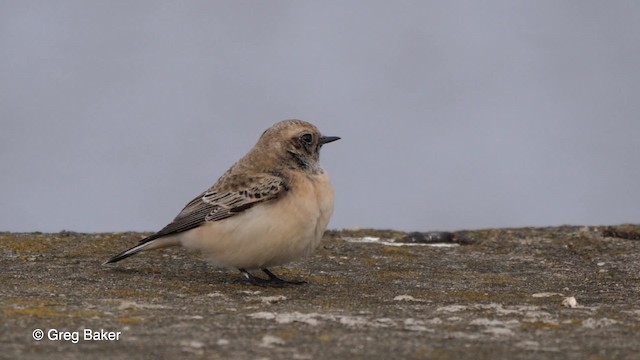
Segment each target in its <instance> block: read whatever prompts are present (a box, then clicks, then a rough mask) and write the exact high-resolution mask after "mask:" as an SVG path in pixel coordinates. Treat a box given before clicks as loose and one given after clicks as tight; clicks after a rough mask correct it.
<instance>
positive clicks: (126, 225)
mask: <svg viewBox="0 0 640 360" xmlns="http://www.w3.org/2000/svg"><path fill="white" fill-rule="evenodd" d="M639 95H640V2H639V1H635V0H630V1H584V0H580V1H556V0H549V1H514V0H508V1H418V0H416V1H371V0H367V1H344V0H341V1H324V0H323V1H257V0H256V1H84V0H77V1H44V0H43V1H19V0H15V1H9V0H3V1H0V125H1V127H0V185H1V186H0V230H5V231H59V230H62V229H67V230H75V231H91V232H94V231H124V230H158V229H160V228H161V227H162V226H164V225H165V224H166V223H168V222H169V221H170V220H171V219H173V217H174V216H175V215H176V214H177V213H178V212H179V211H180V210H181V209H182V207H183V206H184V205H185V204H186V203H187V202H188V201H189V200H191V199H192V198H193V197H194V196H195V195H197V194H199V193H200V192H201V191H203V190H204V189H205V188H207V187H209V186H210V185H212V184H213V182H214V181H215V180H216V179H217V178H218V177H219V176H220V175H221V174H222V173H223V172H224V171H225V170H226V169H227V168H228V167H229V166H230V165H231V164H233V163H234V162H235V161H236V160H237V159H239V158H240V157H241V156H242V155H244V153H245V152H246V151H247V150H248V149H249V148H251V147H252V146H253V144H254V143H255V142H256V140H257V139H258V137H259V135H260V134H261V133H262V131H264V130H265V129H266V128H267V127H269V126H271V125H272V124H273V123H275V122H277V121H280V120H283V119H288V118H300V119H304V120H307V121H309V122H312V123H314V124H316V125H317V126H318V127H319V128H320V130H321V131H322V132H323V133H324V134H326V135H337V136H341V137H342V140H340V141H338V142H336V143H332V144H330V145H327V146H325V147H324V148H323V149H322V150H323V151H322V156H321V159H322V163H323V165H324V167H325V169H327V171H328V172H329V173H330V175H331V177H332V179H333V183H334V187H335V189H336V205H335V212H334V216H333V218H332V220H331V223H330V224H329V227H330V228H352V227H374V228H395V229H403V230H457V229H473V228H487V227H517V226H547V225H559V224H585V225H586V224H589V225H595V224H615V223H623V222H635V223H638V222H640V140H639V139H640V119H639V116H640V96H639Z"/></svg>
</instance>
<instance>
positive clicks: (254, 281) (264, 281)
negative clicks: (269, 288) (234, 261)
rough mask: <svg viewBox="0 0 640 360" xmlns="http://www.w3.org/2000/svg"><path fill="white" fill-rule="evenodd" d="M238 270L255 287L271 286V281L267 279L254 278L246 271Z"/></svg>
mask: <svg viewBox="0 0 640 360" xmlns="http://www.w3.org/2000/svg"><path fill="white" fill-rule="evenodd" d="M238 270H240V272H241V273H242V275H244V277H245V278H246V279H247V281H249V282H250V283H251V284H253V285H258V286H266V285H269V284H271V279H268V280H267V279H263V278H259V277H257V276H253V275H251V273H250V272H248V271H247V270H246V269H238Z"/></svg>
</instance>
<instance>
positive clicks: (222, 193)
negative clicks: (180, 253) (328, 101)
mask: <svg viewBox="0 0 640 360" xmlns="http://www.w3.org/2000/svg"><path fill="white" fill-rule="evenodd" d="M336 140H340V137H337V136H323V135H322V134H321V133H320V131H319V130H318V128H317V127H316V126H315V125H313V124H311V123H309V122H306V121H303V120H297V119H291V120H283V121H280V122H278V123H276V124H274V125H273V126H271V127H270V128H268V129H267V130H265V131H264V132H263V133H262V135H261V136H260V138H259V139H258V142H257V143H256V144H255V145H254V147H253V148H252V149H251V150H249V152H247V153H246V155H244V157H242V158H241V159H240V160H238V161H237V162H236V163H235V164H233V165H232V166H231V167H230V168H229V169H228V170H227V171H226V172H225V173H224V174H223V175H222V176H221V177H220V178H219V179H218V180H217V181H216V182H215V183H214V184H213V185H212V186H211V187H210V188H209V189H207V190H206V191H204V192H203V193H201V194H200V195H198V196H196V197H195V198H194V199H193V200H191V201H190V202H189V203H187V205H186V206H185V207H184V208H183V209H182V211H180V212H179V213H178V215H177V216H176V217H175V218H174V219H173V221H172V222H170V223H169V224H168V225H166V226H165V227H164V228H162V229H161V230H160V231H158V232H156V233H154V234H152V235H150V236H147V237H145V238H144V239H142V240H140V241H139V243H138V244H137V245H135V246H133V247H131V248H130V249H127V250H125V251H122V252H121V253H119V254H116V255H114V256H112V257H111V258H110V259H109V260H107V261H106V262H105V263H104V264H109V263H115V262H118V261H120V260H123V259H126V258H128V257H130V256H132V255H135V254H138V253H140V252H144V251H148V250H153V249H160V248H166V247H171V246H183V247H185V248H187V249H189V250H195V251H199V252H201V253H202V254H203V255H204V256H205V257H206V259H207V260H208V261H209V262H210V263H212V264H213V265H215V266H218V267H223V268H232V269H233V268H235V269H238V270H239V271H240V272H241V274H242V275H243V276H244V278H245V279H246V280H247V281H248V282H249V283H251V284H254V285H260V286H288V285H299V284H304V283H306V282H305V281H299V280H284V279H282V278H280V277H278V276H277V275H275V274H274V273H273V272H271V271H270V270H269V268H272V267H274V266H280V265H283V264H286V263H289V262H291V261H293V260H295V259H298V258H301V257H304V256H309V255H310V254H311V253H312V252H313V251H314V250H315V249H316V248H317V247H318V246H319V244H320V240H321V239H322V237H323V234H324V232H325V230H326V228H327V225H328V223H329V219H330V217H331V215H332V213H333V207H334V190H333V186H332V184H331V181H330V179H329V176H328V174H327V172H326V171H325V170H324V169H323V168H322V167H321V166H320V149H321V148H322V146H323V145H325V144H328V143H330V142H333V141H336ZM256 270H261V271H262V272H264V274H266V275H267V278H266V279H265V278H264V277H259V276H255V275H253V274H252V273H251V272H250V271H254V272H255V271H256Z"/></svg>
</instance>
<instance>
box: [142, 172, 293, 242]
mask: <svg viewBox="0 0 640 360" xmlns="http://www.w3.org/2000/svg"><path fill="white" fill-rule="evenodd" d="M251 180H252V183H251V185H250V186H251V187H249V188H244V189H238V190H232V189H229V190H226V191H220V190H218V189H217V188H216V186H215V185H214V186H213V187H212V188H211V189H209V190H207V191H205V192H204V193H202V194H200V195H198V196H197V197H196V198H195V199H193V200H191V201H190V202H189V203H188V204H187V206H185V207H184V209H182V211H181V212H180V213H179V214H178V216H176V218H175V219H174V220H173V221H172V222H171V223H170V224H169V225H167V226H165V227H164V228H163V229H162V230H160V231H158V232H157V233H155V234H153V235H151V236H149V237H147V238H145V239H143V240H142V241H141V242H140V243H145V242H148V241H151V240H154V239H157V238H160V237H164V236H168V235H174V234H177V233H181V232H184V231H187V230H190V229H193V228H196V227H198V226H200V225H202V224H203V223H205V222H207V221H218V220H222V219H226V218H228V217H231V216H234V215H237V214H239V213H241V212H243V211H245V210H247V209H249V208H251V207H253V206H254V205H256V204H259V203H261V202H264V201H268V200H272V199H275V198H277V197H279V196H280V195H281V194H282V193H283V192H285V191H287V189H288V187H287V185H286V183H285V181H284V179H282V178H280V177H277V176H273V175H264V176H259V177H253V178H252V179H251Z"/></svg>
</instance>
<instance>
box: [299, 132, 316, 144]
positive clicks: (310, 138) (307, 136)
mask: <svg viewBox="0 0 640 360" xmlns="http://www.w3.org/2000/svg"><path fill="white" fill-rule="evenodd" d="M300 139H302V141H304V142H305V143H307V144H311V143H312V142H313V135H311V134H302V136H300Z"/></svg>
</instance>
